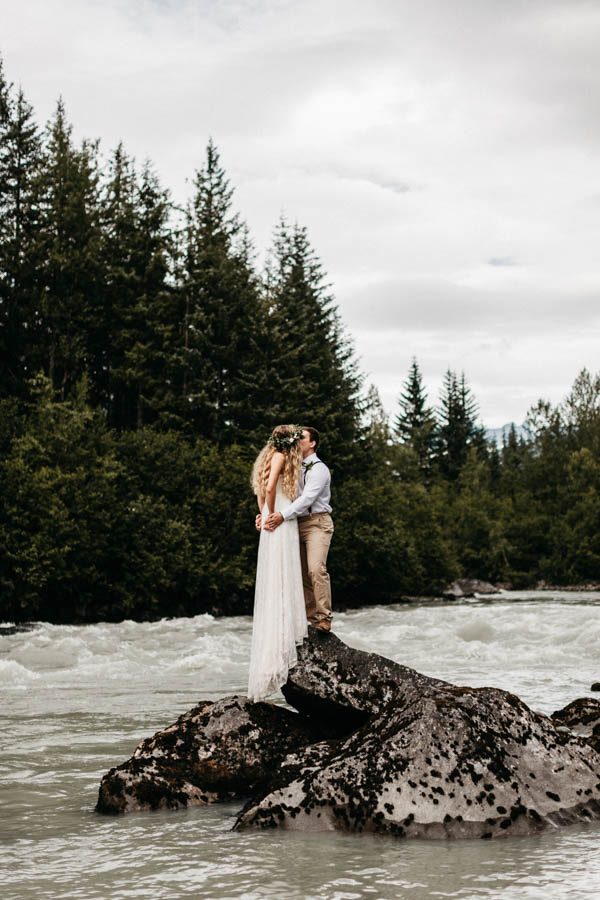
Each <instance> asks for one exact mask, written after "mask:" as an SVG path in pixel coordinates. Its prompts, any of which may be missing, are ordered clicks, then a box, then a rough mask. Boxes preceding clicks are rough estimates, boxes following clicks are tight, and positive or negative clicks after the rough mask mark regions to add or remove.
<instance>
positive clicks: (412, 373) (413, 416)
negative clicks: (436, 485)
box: [394, 359, 436, 476]
mask: <svg viewBox="0 0 600 900" xmlns="http://www.w3.org/2000/svg"><path fill="white" fill-rule="evenodd" d="M399 402H400V412H399V413H398V415H397V416H396V420H395V423H394V429H395V432H396V434H397V435H398V437H399V439H400V441H401V443H403V444H406V445H408V446H409V447H411V449H412V450H413V451H414V453H415V454H416V456H417V461H418V467H419V471H420V472H421V473H422V474H423V475H424V476H428V475H429V473H430V471H431V463H432V458H433V453H434V448H435V440H436V426H435V417H434V415H433V412H432V411H431V410H430V409H429V407H428V406H427V395H426V393H425V389H424V387H423V378H422V376H421V370H420V369H419V365H418V363H417V360H416V359H413V361H412V363H411V367H410V369H409V373H408V377H407V379H406V382H405V384H404V388H403V391H402V393H401V394H400V401H399Z"/></svg>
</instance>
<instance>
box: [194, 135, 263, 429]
mask: <svg viewBox="0 0 600 900" xmlns="http://www.w3.org/2000/svg"><path fill="white" fill-rule="evenodd" d="M232 195H233V190H232V188H231V187H230V186H229V181H228V180H227V178H226V176H225V173H224V171H223V169H222V168H221V165H220V160H219V153H218V151H217V148H216V147H215V145H214V143H213V142H212V141H210V142H209V144H208V147H207V150H206V162H205V165H204V167H203V168H202V169H200V170H199V171H198V172H196V177H195V180H194V197H193V199H192V201H191V203H190V204H189V206H188V210H187V227H186V245H185V262H184V273H183V284H182V293H183V298H184V328H183V342H182V350H181V364H182V370H183V377H182V403H181V414H182V417H183V418H184V420H187V421H188V422H189V423H190V424H191V426H192V428H193V431H194V432H195V433H197V434H199V435H202V436H205V437H208V438H211V439H212V440H214V441H216V442H217V443H218V444H219V445H220V446H223V445H226V444H228V443H231V442H233V441H238V440H244V435H245V434H246V433H248V432H250V431H251V430H252V429H253V428H255V427H256V426H257V425H258V423H262V425H263V427H264V409H262V403H261V401H262V398H263V392H262V391H261V385H264V383H265V381H266V379H267V378H268V373H267V372H266V370H265V366H264V365H262V349H261V344H262V338H263V336H264V307H263V304H262V302H261V298H260V295H259V289H258V280H257V277H256V275H255V272H254V269H253V266H252V260H251V247H250V242H249V239H248V234H247V231H246V229H245V227H244V225H243V224H242V222H241V221H240V219H239V217H238V216H237V215H236V214H234V213H233V212H232V208H231V201H232Z"/></svg>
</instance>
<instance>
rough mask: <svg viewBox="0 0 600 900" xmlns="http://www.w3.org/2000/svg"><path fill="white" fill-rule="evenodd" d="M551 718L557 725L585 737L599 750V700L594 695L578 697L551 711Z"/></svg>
mask: <svg viewBox="0 0 600 900" xmlns="http://www.w3.org/2000/svg"><path fill="white" fill-rule="evenodd" d="M552 719H553V721H554V722H556V723H557V724H558V725H559V726H563V727H565V728H568V729H569V730H570V731H572V732H574V734H578V735H581V737H584V738H586V740H588V741H589V743H590V744H591V745H592V747H593V748H594V749H595V750H598V751H599V752H600V700H596V698H595V697H580V698H579V699H578V700H573V701H572V703H569V704H568V705H567V706H565V707H564V708H563V709H559V710H557V711H556V712H553V713H552Z"/></svg>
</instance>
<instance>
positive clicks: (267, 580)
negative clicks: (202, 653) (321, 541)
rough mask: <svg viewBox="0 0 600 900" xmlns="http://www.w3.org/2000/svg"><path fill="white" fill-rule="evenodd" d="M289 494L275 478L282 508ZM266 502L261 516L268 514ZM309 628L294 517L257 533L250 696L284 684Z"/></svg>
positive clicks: (260, 696) (256, 696) (277, 505)
mask: <svg viewBox="0 0 600 900" xmlns="http://www.w3.org/2000/svg"><path fill="white" fill-rule="evenodd" d="M290 502H291V501H290V500H289V499H288V497H286V495H285V494H284V493H283V491H282V489H281V479H279V481H278V482H277V494H276V498H275V509H276V510H277V511H279V512H282V511H283V510H284V509H285V508H286V506H289V505H290ZM268 512H269V511H268V509H267V506H266V504H265V507H264V510H263V521H264V520H265V519H266V517H267V515H268ZM307 634H308V625H307V622H306V610H305V607H304V592H303V590H302V569H301V566H300V543H299V540H298V522H297V521H296V519H290V521H289V522H287V521H285V519H284V521H283V522H282V523H281V525H279V527H278V528H276V529H275V530H274V531H265V529H264V528H263V529H262V531H261V533H260V541H259V545H258V562H257V565H256V589H255V592H254V619H253V622H252V649H251V651H250V675H249V679H248V697H249V698H250V700H253V701H257V700H262V699H263V698H264V697H267V696H268V695H269V694H272V693H273V692H274V691H276V690H278V689H279V688H280V687H281V686H282V685H284V684H285V682H286V681H287V677H288V670H289V669H291V668H292V666H294V665H295V664H296V663H297V661H298V656H297V652H296V644H301V643H302V641H303V640H304V638H305V637H306V635H307Z"/></svg>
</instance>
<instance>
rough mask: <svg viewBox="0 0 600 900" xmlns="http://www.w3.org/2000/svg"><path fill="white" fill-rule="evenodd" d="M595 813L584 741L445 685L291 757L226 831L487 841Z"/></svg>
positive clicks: (598, 808)
mask: <svg viewBox="0 0 600 900" xmlns="http://www.w3.org/2000/svg"><path fill="white" fill-rule="evenodd" d="M398 701H399V702H398ZM599 818H600V755H599V754H598V753H596V752H595V751H594V750H593V748H592V747H590V746H589V744H587V743H586V742H585V741H583V740H582V739H581V738H578V737H575V736H574V735H572V734H570V733H565V732H564V731H560V730H557V728H556V727H555V725H554V724H553V722H552V721H551V720H550V719H549V718H547V717H546V716H543V715H540V714H537V713H534V712H532V711H531V710H530V709H529V708H528V707H527V706H526V705H525V704H524V703H523V702H522V701H521V700H519V699H518V698H517V697H515V696H514V695H512V694H509V693H507V692H505V691H501V690H498V689H494V688H479V689H473V688H452V687H450V686H446V687H443V688H440V689H439V690H438V691H437V692H436V693H435V694H431V693H430V694H428V695H425V696H420V695H419V691H418V689H412V690H411V691H408V692H405V693H404V694H402V695H399V696H398V697H396V698H392V699H391V700H390V701H389V703H388V704H387V705H385V706H384V707H383V708H382V709H381V710H380V711H379V713H378V714H376V715H374V716H373V717H372V718H371V719H370V720H369V721H368V722H366V723H365V724H364V725H363V726H362V727H361V728H359V729H358V730H357V731H356V732H355V733H354V734H352V735H351V736H350V737H348V738H347V739H345V740H341V741H338V742H332V741H330V742H321V743H319V744H318V745H315V746H313V747H309V748H307V749H306V750H305V751H299V752H297V753H295V754H292V755H290V756H288V758H287V759H286V760H284V761H283V763H282V766H281V769H280V772H279V775H278V777H277V780H276V781H275V782H274V783H273V784H272V786H271V789H270V790H268V791H266V792H265V793H264V794H263V795H262V796H260V797H258V798H255V799H254V800H253V801H251V802H250V803H248V804H247V806H246V807H245V808H244V810H243V811H242V813H241V814H240V816H239V818H238V821H237V823H236V826H235V827H236V828H238V829H241V828H248V827H260V828H265V827H280V828H288V829H294V830H303V831H304V830H317V831H321V830H333V829H337V830H343V831H355V832H363V831H371V832H381V833H388V834H392V835H397V836H402V837H423V838H461V837H464V838H474V837H479V838H495V837H504V836H507V835H516V834H529V833H533V832H537V831H540V830H542V829H544V828H547V827H549V826H557V825H565V824H569V823H572V822H581V821H589V820H591V819H599Z"/></svg>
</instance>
